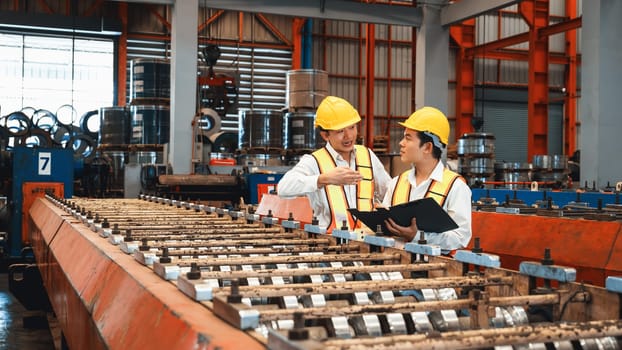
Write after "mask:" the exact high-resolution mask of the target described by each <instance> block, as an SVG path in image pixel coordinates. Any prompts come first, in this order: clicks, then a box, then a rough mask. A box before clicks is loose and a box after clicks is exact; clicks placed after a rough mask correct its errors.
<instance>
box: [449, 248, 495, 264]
mask: <svg viewBox="0 0 622 350" xmlns="http://www.w3.org/2000/svg"><path fill="white" fill-rule="evenodd" d="M454 259H456V261H460V262H462V263H466V264H473V265H478V266H485V267H495V268H498V267H501V260H499V256H498V255H494V254H487V253H473V252H472V251H469V250H458V251H456V255H454Z"/></svg>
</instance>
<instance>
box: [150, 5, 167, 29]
mask: <svg viewBox="0 0 622 350" xmlns="http://www.w3.org/2000/svg"><path fill="white" fill-rule="evenodd" d="M147 7H148V8H149V12H151V14H153V15H154V16H156V18H157V19H158V21H160V23H162V24H163V25H164V26H165V27H166V29H167V30H168V31H169V33H170V32H171V23H170V22H169V21H168V20H167V19H166V18H164V17H163V16H162V15H161V14H160V13H159V12H158V11H157V9H156V8H155V6H153V5H147Z"/></svg>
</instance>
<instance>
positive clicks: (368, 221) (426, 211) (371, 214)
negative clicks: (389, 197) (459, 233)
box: [348, 198, 458, 235]
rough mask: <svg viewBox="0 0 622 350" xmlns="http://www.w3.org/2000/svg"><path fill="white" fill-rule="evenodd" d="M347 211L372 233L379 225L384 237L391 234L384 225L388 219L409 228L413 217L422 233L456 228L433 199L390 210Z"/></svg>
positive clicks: (401, 205)
mask: <svg viewBox="0 0 622 350" xmlns="http://www.w3.org/2000/svg"><path fill="white" fill-rule="evenodd" d="M348 211H349V212H350V213H352V215H354V217H355V218H357V219H358V220H361V221H362V222H363V223H364V224H365V225H366V226H367V227H369V228H370V229H371V230H372V231H374V232H375V231H376V228H377V226H378V225H380V226H381V230H382V232H383V233H384V234H385V235H390V234H391V233H390V232H389V230H388V229H387V227H386V225H385V224H384V221H385V220H386V219H388V218H391V219H393V221H395V223H396V224H398V225H400V226H410V223H411V221H412V218H413V217H414V218H416V219H417V227H418V228H419V230H421V231H424V232H439V233H440V232H445V231H449V230H453V229H455V228H458V224H456V222H455V221H454V220H453V219H452V218H451V217H450V216H449V214H447V212H446V211H445V210H443V208H441V206H440V205H438V203H437V202H436V201H435V200H434V199H433V198H422V199H417V200H414V201H412V202H408V203H403V204H398V205H394V206H392V207H390V208H377V209H376V210H375V211H359V210H358V209H348Z"/></svg>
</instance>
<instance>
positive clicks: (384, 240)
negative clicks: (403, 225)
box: [363, 235, 395, 248]
mask: <svg viewBox="0 0 622 350" xmlns="http://www.w3.org/2000/svg"><path fill="white" fill-rule="evenodd" d="M363 242H365V243H367V244H371V245H375V246H379V247H389V248H393V247H394V246H395V238H392V237H383V236H372V235H367V236H365V238H364V239H363Z"/></svg>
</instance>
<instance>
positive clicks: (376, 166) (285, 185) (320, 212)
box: [277, 143, 391, 227]
mask: <svg viewBox="0 0 622 350" xmlns="http://www.w3.org/2000/svg"><path fill="white" fill-rule="evenodd" d="M326 148H327V149H328V153H330V155H331V157H333V160H334V161H335V164H336V165H337V166H338V167H347V168H350V169H353V170H356V162H355V154H356V152H354V151H352V155H351V156H350V163H348V162H347V161H346V160H345V159H344V158H343V157H342V156H341V155H340V154H339V153H337V151H335V149H334V148H333V147H332V146H331V145H330V143H328V144H326ZM369 153H370V158H371V166H372V168H373V173H374V183H375V190H374V192H375V193H374V202H375V203H378V202H381V201H382V199H383V198H384V195H385V193H386V191H387V185H388V184H389V181H391V176H389V173H387V171H386V170H385V168H384V165H382V163H381V162H380V160H379V159H378V157H377V156H376V155H375V154H374V152H372V151H371V150H370V152H369ZM319 176H320V169H319V168H318V165H317V162H316V160H315V157H313V156H312V155H310V154H305V155H303V156H302V158H301V159H300V161H299V162H298V164H296V165H295V166H294V167H293V168H292V169H291V170H289V171H288V172H287V173H285V175H284V176H283V178H281V181H279V184H278V186H277V193H278V194H279V196H281V197H284V198H287V197H295V196H304V195H306V196H307V197H308V198H309V204H310V205H311V208H313V213H314V214H313V216H317V218H318V220H319V225H320V226H322V227H327V226H328V224H329V223H330V221H331V217H330V207H329V205H328V198H327V197H326V192H325V191H324V188H318V187H317V178H318V177H319ZM343 188H344V192H345V194H346V200H347V201H348V208H356V206H357V200H356V185H345V186H343ZM340 219H342V220H343V219H345V218H340ZM339 222H341V220H339V221H338V224H337V227H339Z"/></svg>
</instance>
